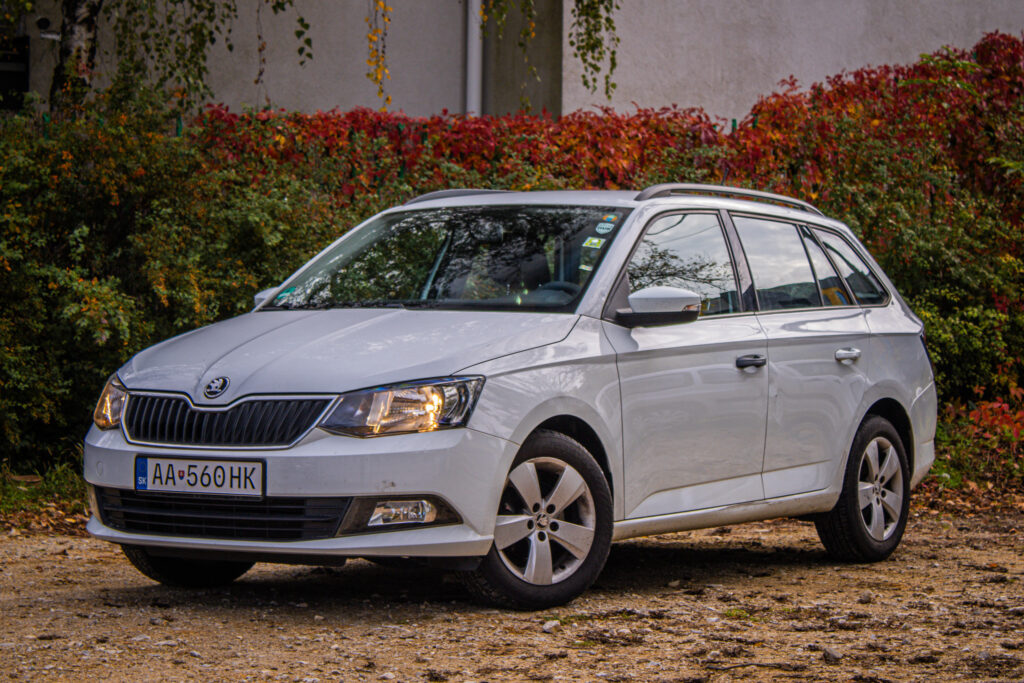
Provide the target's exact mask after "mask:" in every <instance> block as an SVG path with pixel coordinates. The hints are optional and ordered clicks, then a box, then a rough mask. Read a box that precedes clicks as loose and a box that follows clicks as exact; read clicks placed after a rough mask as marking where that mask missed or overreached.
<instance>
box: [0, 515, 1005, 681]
mask: <svg viewBox="0 0 1024 683" xmlns="http://www.w3.org/2000/svg"><path fill="white" fill-rule="evenodd" d="M1022 548H1024V515H1022V514H1021V513H1020V512H1013V513H1007V514H1002V515H1000V514H987V515H984V516H949V515H942V514H938V513H934V512H929V511H919V512H918V513H916V514H915V516H914V518H913V519H912V521H911V524H910V527H909V529H908V532H907V536H906V537H905V539H904V542H903V545H902V546H901V547H900V549H899V550H897V552H896V554H895V555H894V556H893V557H892V558H890V559H889V560H888V561H886V562H882V563H878V564H874V565H839V564H835V563H832V562H830V561H829V560H828V559H827V558H826V557H825V556H824V553H823V552H822V550H821V547H820V545H819V544H818V542H817V538H816V536H815V534H814V528H813V526H812V525H810V524H806V523H800V522H795V521H789V520H779V521H773V522H766V523H755V524H745V525H741V526H736V527H730V528H721V529H713V530H704V531H697V532H690V533H680V534H669V535H664V536H657V537H652V538H648V539H642V540H637V541H631V542H624V543H619V544H616V545H614V546H613V548H612V554H611V557H610V558H609V562H608V566H607V568H606V569H605V571H604V573H603V574H602V575H601V577H600V578H599V579H598V582H597V584H596V585H595V586H594V587H593V588H592V589H591V590H590V591H589V592H588V593H587V594H585V595H584V596H583V597H582V598H579V599H577V600H575V601H574V602H572V603H571V604H569V605H566V606H564V607H561V608H558V609H551V610H545V611H543V612H534V613H523V612H503V611H497V610H494V609H487V608H483V607H480V606H477V605H475V604H473V603H471V602H469V601H468V600H467V599H466V596H465V594H464V593H463V591H462V589H461V587H460V585H459V584H458V583H456V582H454V581H452V580H451V578H450V577H446V576H444V575H442V574H435V573H429V572H426V571H424V570H399V569H388V568H382V567H378V566H376V565H373V564H370V563H368V562H366V561H363V560H355V561H352V562H349V563H348V564H347V565H345V566H344V567H342V568H334V569H323V568H310V567H290V566H284V565H268V564H262V565H257V566H256V567H255V568H254V569H253V570H252V571H250V572H249V573H248V574H246V575H245V576H244V577H242V578H241V579H240V580H239V581H238V582H237V583H235V584H234V585H232V586H231V587H230V588H226V589H221V590H207V591H195V592H188V591H182V590H173V589H168V588H164V587H162V586H159V585H156V584H154V583H152V582H151V581H149V580H148V579H146V578H144V577H143V576H141V575H140V574H138V573H136V572H135V571H134V569H133V568H132V567H131V566H130V565H129V564H128V562H127V561H126V560H125V559H124V558H123V557H122V556H121V554H120V552H119V550H118V549H117V548H116V547H115V546H111V545H107V544H105V543H101V542H99V541H95V540H92V539H90V538H87V537H84V536H81V535H60V534H40V533H27V534H26V533H20V534H19V533H18V532H7V533H6V534H5V535H3V536H2V537H0V680H3V679H4V678H9V679H17V680H24V679H33V680H36V679H42V680H94V679H99V680H111V679H113V680H160V681H164V680H203V681H205V680H287V681H337V680H345V681H351V680H366V681H379V680H383V681H388V680H394V681H424V680H426V681H523V680H535V681H547V680H588V681H590V680H604V681H725V680H735V679H750V680H785V679H790V680H853V681H883V680H893V681H897V680H952V679H972V680H1006V681H1019V680H1022V679H1024V589H1022V583H1024V582H1022V575H1024V558H1022V555H1021V549H1022Z"/></svg>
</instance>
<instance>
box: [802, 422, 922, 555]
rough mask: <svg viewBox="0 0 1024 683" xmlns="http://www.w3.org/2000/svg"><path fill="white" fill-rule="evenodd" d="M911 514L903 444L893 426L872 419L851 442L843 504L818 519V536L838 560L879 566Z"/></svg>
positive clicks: (897, 541) (897, 539)
mask: <svg viewBox="0 0 1024 683" xmlns="http://www.w3.org/2000/svg"><path fill="white" fill-rule="evenodd" d="M909 509H910V466H909V463H908V462H907V452H906V450H905V449H904V446H903V441H902V439H900V435H899V433H898V432H897V431H896V428H895V427H893V426H892V423H890V422H889V421H888V420H886V419H885V418H883V417H879V416H878V415H870V416H868V417H867V419H865V420H864V422H863V423H862V424H861V426H860V429H858V430H857V435H856V436H855V437H854V439H853V447H852V448H851V449H850V457H849V458H848V460H847V463H846V475H845V477H844V478H843V490H842V493H841V494H840V496H839V501H838V502H837V503H836V506H835V507H834V508H832V510H831V511H830V512H827V513H825V514H824V515H822V516H820V517H819V518H818V519H816V520H815V523H814V524H815V527H817V530H818V537H819V538H820V539H821V542H822V544H824V546H825V550H826V551H827V552H828V554H829V555H830V556H831V557H833V558H835V559H837V560H843V561H851V562H878V561H879V560H884V559H885V558H887V557H889V555H891V554H892V552H893V551H894V550H896V546H898V545H899V543H900V539H901V538H903V531H904V529H906V526H907V516H908V511H909Z"/></svg>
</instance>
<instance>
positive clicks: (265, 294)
mask: <svg viewBox="0 0 1024 683" xmlns="http://www.w3.org/2000/svg"><path fill="white" fill-rule="evenodd" d="M276 291H277V287H267V288H266V289H264V290H263V291H261V292H256V295H255V296H254V297H253V298H252V299H253V302H254V303H255V308H259V307H260V306H262V305H263V302H264V301H266V300H267V299H269V298H270V295H271V294H273V293H274V292H276Z"/></svg>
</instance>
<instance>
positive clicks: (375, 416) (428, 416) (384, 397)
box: [319, 377, 484, 437]
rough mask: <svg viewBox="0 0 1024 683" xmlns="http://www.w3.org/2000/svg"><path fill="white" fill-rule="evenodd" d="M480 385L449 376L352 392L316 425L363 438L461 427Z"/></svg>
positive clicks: (481, 382) (473, 379)
mask: <svg viewBox="0 0 1024 683" xmlns="http://www.w3.org/2000/svg"><path fill="white" fill-rule="evenodd" d="M483 385H484V378H483V377H451V378H446V379H438V380H425V381H422V382H408V383H406V384H396V385H393V386H388V387H377V388H375V389H364V390H362V391H353V392H350V393H347V394H342V396H341V398H340V400H339V401H338V404H337V407H335V409H334V410H332V411H331V413H330V414H329V415H328V416H327V417H325V418H324V419H323V420H322V421H321V422H320V425H319V426H320V428H321V429H326V430H327V431H329V432H333V433H335V434H345V435H348V436H364V437H366V436H381V435H384V434H408V433H410V432H432V431H434V430H436V429H447V428H450V427H461V426H463V425H465V424H466V422H468V421H469V416H470V413H472V412H473V406H474V405H475V404H476V399H477V397H478V396H479V395H480V389H482V388H483Z"/></svg>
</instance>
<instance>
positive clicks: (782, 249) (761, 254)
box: [733, 216, 821, 311]
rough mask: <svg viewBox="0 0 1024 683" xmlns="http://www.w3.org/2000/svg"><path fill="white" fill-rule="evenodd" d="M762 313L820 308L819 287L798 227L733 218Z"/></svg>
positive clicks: (754, 219)
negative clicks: (789, 309)
mask: <svg viewBox="0 0 1024 683" xmlns="http://www.w3.org/2000/svg"><path fill="white" fill-rule="evenodd" d="M733 222H734V223H735V224H736V231H737V232H738V233H739V235H740V241H741V242H742V243H743V253H744V254H746V256H747V263H748V264H750V271H751V275H753V276H754V287H755V288H756V289H757V302H758V305H759V306H760V308H761V310H762V311H778V310H784V309H788V308H810V307H816V306H821V298H820V297H819V296H818V285H817V283H816V282H815V280H814V273H813V272H812V271H811V264H810V263H809V262H808V261H807V252H805V251H804V245H803V241H802V240H801V239H800V234H799V233H798V232H797V227H796V226H795V225H793V224H791V223H779V222H778V221H769V220H764V219H760V218H747V217H745V216H733Z"/></svg>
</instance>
